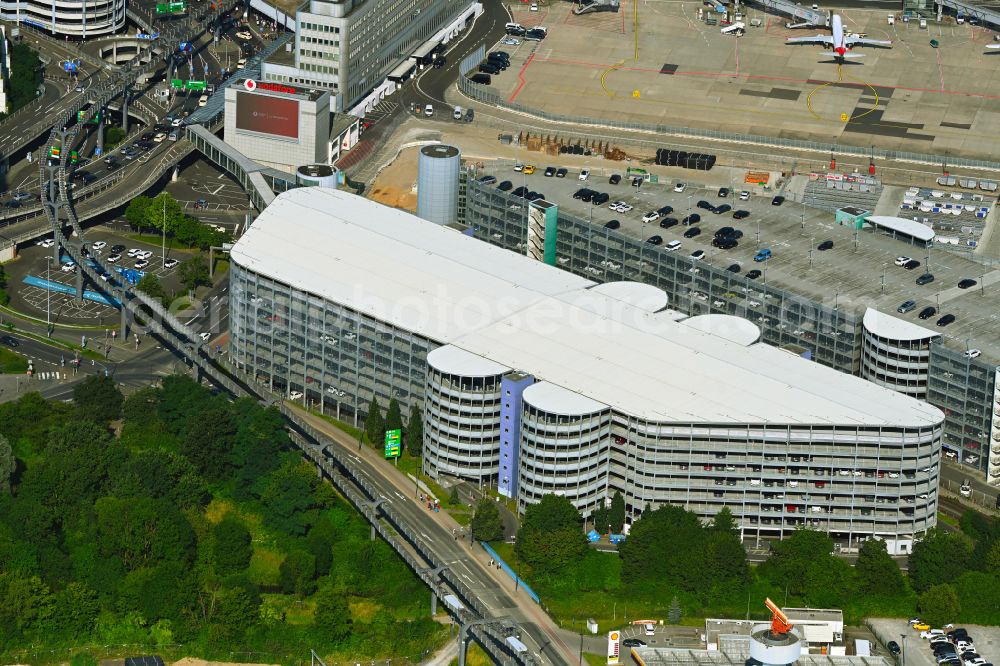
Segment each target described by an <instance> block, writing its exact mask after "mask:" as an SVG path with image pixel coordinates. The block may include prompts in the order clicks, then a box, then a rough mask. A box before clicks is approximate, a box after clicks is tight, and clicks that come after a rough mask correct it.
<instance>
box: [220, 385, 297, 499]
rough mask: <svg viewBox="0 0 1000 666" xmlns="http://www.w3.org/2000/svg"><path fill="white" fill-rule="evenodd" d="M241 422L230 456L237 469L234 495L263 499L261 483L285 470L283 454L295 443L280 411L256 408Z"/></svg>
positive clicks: (252, 408)
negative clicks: (273, 473)
mask: <svg viewBox="0 0 1000 666" xmlns="http://www.w3.org/2000/svg"><path fill="white" fill-rule="evenodd" d="M237 404H239V403H237ZM237 421H238V423H239V425H238V426H237V428H236V436H235V437H234V438H233V448H232V453H231V456H230V458H231V460H232V463H233V465H235V466H236V468H237V473H236V488H235V489H234V495H235V496H236V497H237V498H238V499H249V498H250V497H251V496H254V495H259V490H260V488H259V486H260V481H261V480H262V479H266V478H267V477H268V475H269V474H270V473H271V472H273V471H275V470H276V469H278V468H279V467H280V466H281V452H282V451H285V450H287V449H289V448H291V442H290V441H289V439H288V431H286V430H285V421H284V417H283V416H282V415H281V412H279V411H278V409H277V408H276V407H268V408H267V409H261V408H260V407H259V406H258V405H256V404H253V405H252V406H251V408H250V409H249V410H247V411H246V412H244V413H243V414H242V415H241V416H240V417H239V418H238V419H237Z"/></svg>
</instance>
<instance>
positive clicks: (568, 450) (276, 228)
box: [231, 188, 944, 553]
mask: <svg viewBox="0 0 1000 666" xmlns="http://www.w3.org/2000/svg"><path fill="white" fill-rule="evenodd" d="M231 256H232V262H233V267H232V278H231V279H232V303H231V331H232V341H231V354H232V358H233V360H234V362H235V363H236V364H237V365H238V366H239V367H240V368H242V369H244V370H245V371H246V372H247V373H248V374H249V375H250V376H252V377H255V378H256V379H257V380H258V381H261V382H265V383H268V384H270V385H271V386H273V387H274V388H276V389H278V390H282V391H300V392H303V393H304V394H305V395H304V398H303V399H304V400H306V401H307V402H309V403H310V404H312V405H314V406H316V407H318V408H320V409H323V410H324V411H329V412H332V413H335V414H339V415H340V417H341V418H345V417H349V416H351V415H358V416H359V417H360V415H359V412H363V411H365V410H366V409H367V405H368V403H369V401H370V400H371V399H372V397H373V396H374V397H376V398H377V399H378V401H379V403H380V404H381V405H386V404H388V402H389V400H390V399H391V398H396V399H397V400H398V401H399V402H400V405H401V407H402V408H403V411H404V413H405V412H406V411H407V409H408V408H409V407H410V406H411V405H416V406H418V407H422V408H423V409H424V431H425V441H424V450H425V459H424V470H425V471H426V472H427V473H428V474H430V475H431V476H433V477H439V476H443V475H448V476H455V477H460V478H465V479H469V480H471V481H473V482H475V483H478V484H482V485H490V486H495V487H497V488H498V489H500V490H502V491H503V492H504V493H505V494H508V495H511V496H513V497H516V498H517V500H518V504H519V508H520V509H521V510H522V511H523V510H524V508H525V507H526V506H527V505H528V504H530V503H533V502H537V501H538V500H539V499H540V498H541V496H542V495H544V494H547V493H559V494H562V495H564V496H566V497H567V498H569V499H570V500H571V501H572V502H573V503H574V504H575V505H576V506H577V507H578V508H579V509H580V510H581V511H582V512H583V513H584V514H585V515H587V516H589V515H591V514H592V513H593V511H594V510H595V509H596V508H598V507H599V506H601V505H602V504H603V503H605V502H607V501H609V499H610V497H611V496H612V495H613V494H614V493H615V492H619V491H620V492H621V493H622V494H623V496H624V497H625V502H626V506H627V510H628V515H629V517H630V518H635V517H636V516H638V515H639V514H640V513H641V512H642V511H643V509H644V508H645V507H646V506H647V505H651V506H657V505H660V504H663V503H670V504H676V505H682V506H685V507H687V508H688V509H690V510H691V511H694V512H696V513H697V514H699V515H701V516H703V517H706V518H707V517H710V516H712V515H714V514H715V513H716V512H717V511H718V510H719V509H720V508H721V507H723V506H726V507H729V508H730V509H731V510H732V511H733V513H734V515H735V516H736V518H737V520H738V522H739V524H740V528H741V530H742V531H743V533H744V535H745V536H748V537H754V536H756V537H760V538H764V537H780V536H782V535H785V534H788V533H790V532H791V531H793V530H794V529H795V528H797V527H799V526H803V525H811V526H814V527H817V528H819V529H823V530H825V531H827V532H829V533H831V534H832V535H833V536H834V538H835V539H837V540H838V541H841V542H843V543H844V544H846V545H848V546H850V545H852V544H853V545H856V544H857V542H858V540H859V539H864V538H868V537H871V536H878V537H881V538H884V539H885V540H886V542H887V544H888V546H889V550H890V552H892V553H905V552H907V551H908V550H909V548H910V547H911V545H912V542H913V540H914V538H919V536H920V535H921V534H923V533H924V532H925V531H926V530H927V529H929V528H930V527H932V526H934V524H935V516H936V508H937V480H938V470H939V456H940V445H941V434H942V427H941V426H942V422H943V418H944V417H943V415H942V413H941V412H940V410H938V409H937V408H935V407H933V406H931V405H928V404H927V403H924V402H921V401H918V400H916V399H914V398H911V397H909V396H906V395H903V394H901V393H898V392H894V391H891V390H888V389H886V388H883V387H881V386H877V385H875V384H873V383H871V382H868V381H865V380H862V379H860V378H858V377H853V376H850V375H847V374H844V373H840V372H836V371H834V370H831V369H829V368H826V367H824V366H822V365H820V364H817V363H814V362H811V361H809V360H807V359H804V358H802V357H801V356H798V355H796V354H793V353H790V352H788V351H786V350H782V349H778V348H776V347H773V346H771V345H768V344H763V343H760V342H757V340H758V338H759V337H760V331H759V329H758V327H757V326H755V325H754V324H752V323H750V322H748V321H746V320H745V319H743V318H739V317H733V316H718V317H712V316H709V317H707V318H706V317H687V316H686V315H684V314H682V313H680V312H677V311H675V310H672V309H671V307H670V306H671V303H670V301H669V297H668V295H667V294H666V293H665V292H664V291H663V290H662V289H659V288H657V287H655V286H652V285H647V284H641V283H635V282H628V281H618V282H609V283H604V284H599V283H596V282H593V281H591V280H589V279H586V278H583V277H579V276H575V275H573V274H571V273H569V272H567V271H563V270H560V269H559V268H556V267H553V266H549V265H546V264H544V263H543V262H539V261H536V260H533V259H530V258H528V257H526V256H524V255H523V254H518V253H514V252H508V251H505V250H502V249H499V248H496V247H493V246H490V245H489V244H486V243H482V242H480V241H477V240H475V239H474V238H470V237H469V236H467V235H464V234H462V233H460V232H458V231H456V230H455V229H453V228H450V227H448V226H442V225H436V224H433V223H430V222H427V221H425V220H421V219H420V218H417V217H415V216H414V215H411V214H409V213H406V212H404V211H400V210H396V209H392V208H388V207H386V206H382V205H381V204H378V203H375V202H372V201H369V200H367V199H364V198H361V197H357V196H355V195H352V194H349V193H346V192H342V191H334V190H327V189H322V188H303V189H296V190H291V191H288V192H285V193H283V194H281V195H279V196H278V197H277V199H276V200H275V201H274V203H273V204H272V205H271V206H269V207H268V208H267V209H265V210H264V211H263V213H261V215H260V217H259V218H258V219H257V220H256V221H255V222H254V224H253V225H252V226H251V227H250V229H249V230H248V231H247V232H246V233H245V234H244V236H243V237H242V238H241V239H240V240H239V241H238V242H237V243H236V245H235V247H234V248H233V250H232V255H231Z"/></svg>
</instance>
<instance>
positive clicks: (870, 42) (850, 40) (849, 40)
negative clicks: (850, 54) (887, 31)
mask: <svg viewBox="0 0 1000 666" xmlns="http://www.w3.org/2000/svg"><path fill="white" fill-rule="evenodd" d="M844 45H845V46H847V48H853V47H855V46H885V47H889V46H892V42H889V41H886V40H884V39H868V38H866V37H845V38H844Z"/></svg>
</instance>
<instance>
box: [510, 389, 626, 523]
mask: <svg viewBox="0 0 1000 666" xmlns="http://www.w3.org/2000/svg"><path fill="white" fill-rule="evenodd" d="M523 405H524V408H523V413H522V416H521V454H520V458H519V474H520V479H521V489H520V492H519V496H518V501H519V503H520V505H521V506H520V507H519V508H520V510H521V511H523V510H524V509H525V507H526V506H527V505H528V504H534V503H536V502H538V501H540V500H541V499H542V496H543V495H547V494H550V493H552V494H556V495H562V496H564V497H566V498H567V499H568V500H569V501H570V502H572V503H573V505H574V506H575V507H576V508H577V509H579V510H580V512H581V513H582V514H583V515H585V516H586V515H589V514H591V513H592V512H593V511H594V509H596V508H597V507H598V506H600V505H601V504H602V503H603V502H604V499H605V496H606V494H607V492H606V491H607V482H608V455H609V453H608V451H609V436H610V432H611V409H610V408H609V407H608V406H607V405H605V404H603V403H600V402H598V401H596V400H592V399H590V398H588V397H586V396H583V395H580V394H579V393H575V392H573V391H570V390H568V389H565V388H562V387H561V386H556V385H555V384H551V383H549V382H539V383H537V384H533V385H532V386H529V387H528V388H526V389H525V390H524V394H523Z"/></svg>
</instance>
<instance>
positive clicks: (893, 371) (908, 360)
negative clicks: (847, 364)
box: [861, 308, 940, 399]
mask: <svg viewBox="0 0 1000 666" xmlns="http://www.w3.org/2000/svg"><path fill="white" fill-rule="evenodd" d="M938 337H940V336H939V335H938V334H937V333H935V332H934V331H931V330H928V329H925V328H923V327H922V326H917V325H915V324H911V323H910V322H908V321H905V320H902V319H899V318H897V317H893V316H891V315H886V314H883V313H881V312H879V311H878V310H874V309H872V308H869V309H868V311H867V312H865V317H864V333H863V336H862V345H861V376H862V377H864V378H865V379H867V380H869V381H871V382H874V383H876V384H878V385H879V386H884V387H886V388H889V389H892V390H894V391H899V392H900V393H905V394H906V395H910V396H913V397H914V398H920V399H925V398H926V397H927V375H928V372H929V371H930V361H931V350H930V345H931V342H932V341H934V340H936V339H937V338H938Z"/></svg>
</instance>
